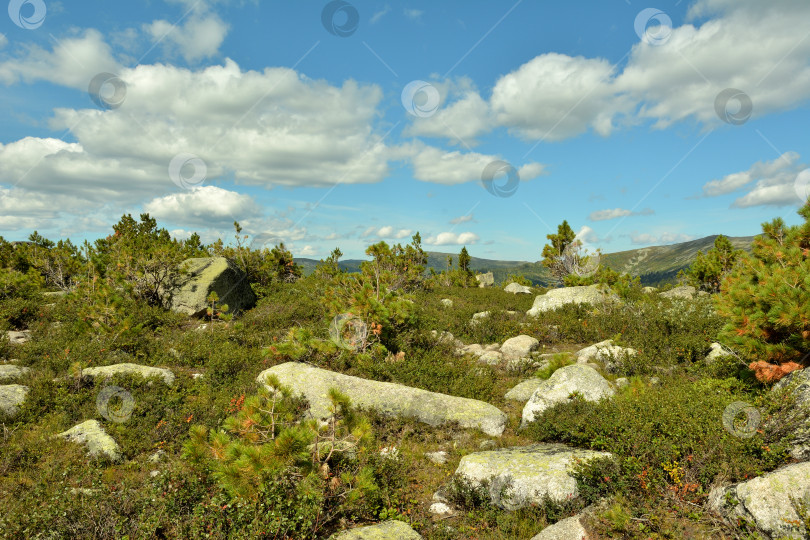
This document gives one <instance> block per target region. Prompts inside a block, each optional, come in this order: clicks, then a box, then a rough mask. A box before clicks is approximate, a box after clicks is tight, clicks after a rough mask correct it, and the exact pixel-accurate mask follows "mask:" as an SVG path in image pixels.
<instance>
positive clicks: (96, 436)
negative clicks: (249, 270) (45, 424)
mask: <svg viewBox="0 0 810 540" xmlns="http://www.w3.org/2000/svg"><path fill="white" fill-rule="evenodd" d="M57 437H62V438H64V439H67V440H68V441H71V442H75V443H78V444H83V445H84V446H85V447H87V453H88V454H89V455H90V456H101V455H103V456H107V457H108V458H110V459H111V460H113V461H120V460H121V448H120V447H119V446H118V443H116V442H115V439H113V438H112V437H110V436H109V435H108V434H107V432H106V431H104V428H103V427H101V424H99V422H98V421H97V420H87V421H86V422H82V423H81V424H78V425H76V426H73V427H72V428H70V429H69V430H67V431H64V432H62V433H60V434H58V435H57Z"/></svg>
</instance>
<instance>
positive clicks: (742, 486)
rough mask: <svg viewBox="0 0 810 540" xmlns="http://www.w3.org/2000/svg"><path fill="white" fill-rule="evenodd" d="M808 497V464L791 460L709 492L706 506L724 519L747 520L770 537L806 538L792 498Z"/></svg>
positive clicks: (809, 483)
mask: <svg viewBox="0 0 810 540" xmlns="http://www.w3.org/2000/svg"><path fill="white" fill-rule="evenodd" d="M807 497H810V463H807V462H805V463H794V464H792V465H788V466H786V467H782V468H781V469H777V470H775V471H772V472H769V473H766V474H763V475H762V476H758V477H756V478H752V479H751V480H747V481H745V482H742V483H739V484H734V485H731V486H727V487H718V488H714V489H713V490H711V492H710V493H709V503H708V504H709V508H710V509H712V510H714V511H715V512H718V513H719V514H721V515H722V516H723V517H725V518H726V519H729V520H732V521H736V520H737V519H739V518H743V519H746V520H748V521H750V522H753V523H754V524H756V526H757V528H759V529H760V530H761V531H763V532H765V533H766V534H767V535H768V537H770V538H807V536H806V535H805V534H804V523H803V520H802V518H801V517H800V516H799V515H798V513H797V512H796V509H795V508H794V506H793V504H792V503H791V498H793V499H795V500H802V499H804V500H807Z"/></svg>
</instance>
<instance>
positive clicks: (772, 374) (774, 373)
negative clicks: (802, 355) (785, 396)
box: [748, 360, 804, 382]
mask: <svg viewBox="0 0 810 540" xmlns="http://www.w3.org/2000/svg"><path fill="white" fill-rule="evenodd" d="M803 368H804V366H802V365H801V364H797V363H796V362H786V363H784V364H771V363H768V362H764V361H762V360H760V361H758V362H751V363H750V364H749V365H748V369H750V370H753V371H754V374H755V375H756V377H757V379H758V380H760V381H762V382H776V381H778V380H779V379H781V378H782V377H784V376H785V375H787V374H788V373H790V372H792V371H796V370H797V369H803Z"/></svg>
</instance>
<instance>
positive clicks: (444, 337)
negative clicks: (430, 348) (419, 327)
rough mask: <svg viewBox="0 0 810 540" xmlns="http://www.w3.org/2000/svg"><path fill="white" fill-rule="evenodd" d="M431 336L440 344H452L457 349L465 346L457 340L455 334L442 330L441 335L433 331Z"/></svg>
mask: <svg viewBox="0 0 810 540" xmlns="http://www.w3.org/2000/svg"><path fill="white" fill-rule="evenodd" d="M430 335H431V336H433V337H435V338H436V339H437V340H438V341H439V343H450V344H451V345H453V346H455V347H456V348H459V347H463V346H464V343H463V342H462V341H461V340H460V339H456V337H455V336H454V335H453V334H451V333H450V332H446V331H444V330H442V332H441V333H439V332H437V331H436V330H431V331H430Z"/></svg>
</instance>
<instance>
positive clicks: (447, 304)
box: [440, 298, 453, 308]
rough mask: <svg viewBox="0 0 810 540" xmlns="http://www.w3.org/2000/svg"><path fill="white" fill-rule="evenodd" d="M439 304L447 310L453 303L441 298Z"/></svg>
mask: <svg viewBox="0 0 810 540" xmlns="http://www.w3.org/2000/svg"><path fill="white" fill-rule="evenodd" d="M440 303H441V305H443V306H444V307H448V308H449V307H453V301H452V300H450V299H449V298H442V299H441V301H440Z"/></svg>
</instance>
